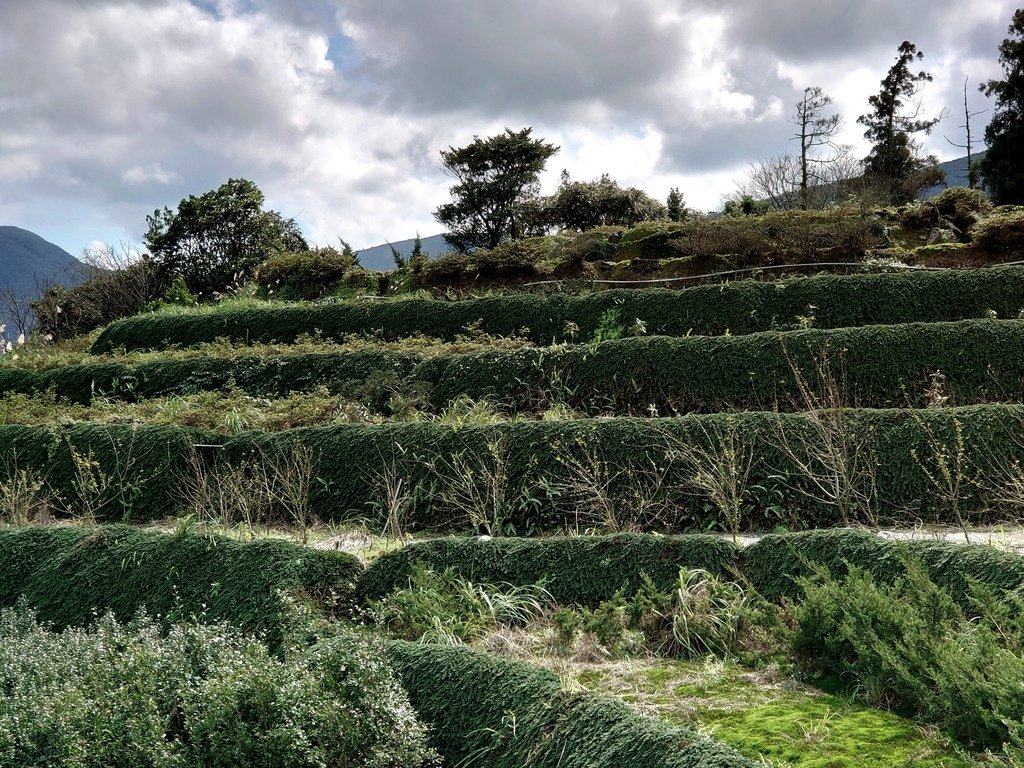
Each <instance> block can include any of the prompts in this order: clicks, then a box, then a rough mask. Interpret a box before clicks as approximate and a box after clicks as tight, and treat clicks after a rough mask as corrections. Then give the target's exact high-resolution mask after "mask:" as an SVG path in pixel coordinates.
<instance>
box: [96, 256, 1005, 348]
mask: <svg viewBox="0 0 1024 768" xmlns="http://www.w3.org/2000/svg"><path fill="white" fill-rule="evenodd" d="M1022 308H1024V269H1021V268H1014V267H1006V268H991V269H983V270H965V271H949V272H927V273H922V272H912V273H890V274H866V275H821V276H817V277H807V278H795V279H792V280H782V281H778V282H759V281H755V280H744V281H739V282H734V283H727V284H725V285H721V286H697V287H693V288H688V289H686V290H681V291H672V290H666V289H648V290H614V291H605V292H599V293H595V294H591V295H587V296H566V295H554V296H537V295H529V294H520V295H509V296H495V297H489V298H482V299H473V300H467V301H459V302H444V301H435V300H422V299H420V300H418V299H410V300H404V301H395V302H381V303H365V304H355V303H340V304H329V305H322V306H300V307H296V306H291V307H274V308H271V307H268V308H265V309H243V310H232V311H221V312H215V313H210V314H193V315H177V316H175V315H140V316H137V317H132V318H127V319H124V320H118V321H117V322H114V323H112V324H111V325H110V326H108V327H107V328H106V329H105V330H104V331H103V333H102V334H100V336H99V338H97V340H96V342H95V344H94V345H93V352H94V353H96V354H104V353H107V352H110V351H111V350H113V349H117V348H124V349H127V350H133V349H163V348H166V347H167V346H169V345H180V346H194V345H196V344H200V343H203V342H212V341H214V340H215V339H217V338H219V337H227V338H230V339H233V340H235V341H237V342H244V343H252V342H270V341H278V342H282V343H288V342H291V341H294V340H295V339H296V338H297V337H298V336H300V335H302V334H308V333H312V332H314V331H315V330H318V331H320V332H322V333H323V335H324V336H325V337H327V338H332V339H336V338H339V337H341V336H344V335H346V334H351V333H365V332H368V331H372V332H381V333H383V334H384V335H385V337H386V338H399V337H403V336H409V335H413V334H418V333H422V334H425V335H428V336H433V337H436V338H440V339H453V338H455V337H456V336H457V335H459V334H462V333H465V332H466V329H467V328H468V327H479V328H480V330H482V331H484V332H486V333H490V334H492V335H498V336H509V335H513V334H517V333H521V334H522V335H524V336H525V337H527V338H529V339H532V340H534V341H536V342H538V343H541V344H549V343H551V342H553V341H563V340H571V339H572V338H573V337H575V338H577V339H581V340H589V339H591V338H593V336H594V334H595V333H596V331H597V329H598V328H599V326H600V325H601V322H602V318H603V317H605V318H607V315H606V313H608V312H609V311H616V312H617V313H618V318H619V320H620V321H621V323H622V324H623V325H626V326H628V325H630V324H631V323H633V321H634V320H635V319H637V318H639V319H640V320H642V321H644V322H645V323H646V326H647V332H648V333H650V334H656V335H665V336H686V335H688V334H698V335H703V334H707V335H719V334H724V333H727V332H728V333H732V334H734V335H738V334H745V333H753V332H756V331H764V330H770V329H773V328H786V327H795V326H796V325H798V324H799V323H800V318H811V317H813V322H814V324H815V325H816V326H817V327H820V328H839V327H848V326H858V325H867V324H877V323H890V324H891V323H908V322H936V321H942V320H960V319H967V318H978V317H985V316H986V314H987V313H988V312H989V311H994V312H996V313H997V314H998V316H999V317H1016V316H1017V314H1018V312H1019V311H1020V310H1021V309H1022Z"/></svg>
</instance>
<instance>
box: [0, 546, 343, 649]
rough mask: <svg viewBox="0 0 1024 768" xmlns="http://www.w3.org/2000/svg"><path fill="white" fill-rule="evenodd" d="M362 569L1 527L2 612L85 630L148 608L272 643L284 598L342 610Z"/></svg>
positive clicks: (325, 557)
mask: <svg viewBox="0 0 1024 768" xmlns="http://www.w3.org/2000/svg"><path fill="white" fill-rule="evenodd" d="M361 570H362V568H361V566H360V564H359V561H358V560H357V559H356V558H354V557H352V556H351V555H347V554H342V553H337V552H325V551H319V550H313V549H309V548H307V547H301V546H298V545H296V544H291V543H288V542H285V541H281V540H275V539H262V540H259V541H254V542H252V543H241V542H238V541H234V540H231V539H226V538H223V537H219V536H212V535H169V534H163V533H154V532H151V531H143V530H139V529H136V528H131V527H129V526H109V527H99V528H80V527H56V528H42V527H38V528H36V527H34V528H14V529H7V530H0V606H12V605H14V604H15V603H16V602H17V601H18V600H19V599H22V598H24V599H26V600H27V601H28V604H29V605H30V606H31V607H32V608H33V609H34V610H36V611H37V612H38V614H39V618H40V619H41V620H42V621H44V622H46V623H48V624H53V625H55V626H56V627H57V628H58V629H63V628H64V627H69V626H80V625H83V624H86V623H88V622H89V621H90V619H91V618H92V617H93V616H94V613H95V612H96V611H99V612H101V613H102V612H105V611H108V610H109V611H111V612H113V613H114V614H115V615H116V616H118V617H119V618H120V619H123V620H127V619H130V618H132V617H133V616H135V614H136V613H137V612H138V611H139V610H141V609H145V610H146V612H147V613H149V614H150V615H151V616H159V617H161V618H162V619H164V620H168V619H171V618H174V617H178V618H186V619H188V618H192V617H193V616H195V617H199V618H202V619H205V620H209V621H229V622H230V623H231V624H233V625H235V626H236V627H239V628H241V629H245V630H247V631H257V632H263V633H266V634H267V637H268V639H269V640H270V641H271V643H272V644H274V645H276V644H277V643H279V642H280V640H281V631H282V626H283V621H284V619H285V617H286V615H287V612H286V606H285V605H284V603H283V602H282V597H281V595H280V594H279V593H282V592H283V593H285V594H288V595H291V596H292V597H295V598H297V599H300V600H302V601H306V602H308V603H310V604H312V605H313V606H315V607H316V609H317V610H320V611H325V612H331V613H344V612H346V611H348V610H350V609H351V608H352V607H353V606H354V604H355V587H356V580H357V579H358V577H359V573H360V572H361Z"/></svg>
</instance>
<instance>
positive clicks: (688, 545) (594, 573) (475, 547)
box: [359, 528, 1024, 607]
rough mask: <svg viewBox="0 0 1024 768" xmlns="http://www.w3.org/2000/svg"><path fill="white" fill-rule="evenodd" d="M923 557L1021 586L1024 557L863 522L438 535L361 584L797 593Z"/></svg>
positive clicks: (955, 581)
mask: <svg viewBox="0 0 1024 768" xmlns="http://www.w3.org/2000/svg"><path fill="white" fill-rule="evenodd" d="M910 560H913V561H916V562H919V563H921V564H922V565H923V566H924V567H925V569H926V570H927V572H928V575H929V578H931V579H932V581H934V582H935V583H936V584H938V585H939V586H940V587H942V588H943V589H944V590H946V591H947V592H948V593H949V594H950V595H952V596H953V597H954V599H956V600H957V601H958V602H960V603H961V604H966V603H967V598H968V594H969V592H970V588H969V584H970V583H971V582H977V583H980V584H984V585H986V586H988V587H991V588H992V589H994V590H995V591H996V592H997V593H1010V592H1015V591H1019V590H1021V589H1022V588H1024V558H1022V557H1021V556H1020V555H1017V554H1014V553H1010V552H1006V551H1003V550H1000V549H996V548H995V547H991V546H987V545H981V544H956V543H952V542H948V541H941V540H933V539H912V540H901V539H895V538H885V537H882V536H880V535H878V534H876V533H872V532H870V531H866V530H860V529H851V528H833V529H830V530H817V531H803V532H798V533H784V534H771V535H768V536H765V537H764V538H762V539H760V540H759V541H757V542H755V543H754V544H751V545H750V546H748V547H746V548H743V549H741V548H740V547H738V546H736V545H734V544H732V543H730V542H728V541H727V540H725V539H723V538H721V537H718V536H708V535H703V534H694V535H688V536H687V535H684V536H658V535H652V534H638V533H631V534H619V535H615V536H583V537H572V538H565V539H562V538H555V539H517V538H508V539H480V538H458V539H433V540H428V541H422V542H415V543H412V544H408V545H406V546H405V547H402V548H401V549H398V550H394V551H392V552H388V553H387V554H385V555H382V556H381V557H379V558H378V559H377V560H375V561H374V562H373V563H372V564H371V565H370V566H369V567H368V568H367V569H366V571H364V573H363V575H362V578H361V580H360V585H359V591H360V594H361V595H362V596H363V598H364V599H374V598H380V597H383V596H384V595H386V594H388V593H389V592H392V591H394V590H395V589H400V588H403V587H406V586H408V583H409V578H410V576H411V575H412V573H413V571H414V569H415V567H416V566H423V567H426V568H429V569H431V570H434V571H437V572H440V571H443V570H445V569H448V568H450V569H452V570H453V571H454V572H455V573H456V574H457V575H458V576H460V577H462V578H465V579H468V580H470V581H472V582H474V583H478V584H479V583H488V584H498V583H502V582H504V583H508V584H512V585H515V586H523V585H528V584H544V586H545V587H546V588H547V589H548V591H549V592H551V594H552V597H553V598H554V599H555V602H557V603H558V604H560V605H568V604H574V605H586V606H591V607H594V606H596V605H598V604H599V603H600V602H601V601H603V600H607V599H608V598H610V597H612V595H614V594H615V592H616V590H619V589H623V588H624V589H625V592H626V594H627V595H628V594H632V593H634V592H635V591H636V589H637V588H638V587H639V586H640V585H641V584H642V577H641V574H645V575H646V576H647V577H649V578H650V579H651V581H652V582H653V583H654V584H655V585H656V586H657V587H659V588H660V589H663V590H666V591H671V590H672V589H673V587H674V585H675V583H676V582H677V577H678V573H679V569H680V568H681V567H687V568H703V569H705V570H707V571H709V572H711V573H713V574H715V575H716V576H720V577H722V578H725V579H727V580H736V579H741V580H743V581H745V582H746V583H747V584H749V585H750V586H751V587H753V588H754V589H756V590H757V591H758V592H759V593H760V594H761V595H762V596H764V597H765V598H767V599H769V600H772V601H778V600H780V599H782V598H788V599H790V600H794V599H799V597H800V594H801V590H800V588H799V585H798V583H797V580H798V579H799V578H800V577H803V576H811V575H813V574H814V573H815V569H816V567H824V568H825V569H826V570H827V571H828V572H829V573H830V574H831V576H832V577H833V578H836V579H841V578H843V577H844V576H845V575H846V574H847V573H848V572H849V567H850V566H856V567H858V568H860V569H862V570H865V571H868V572H869V573H871V574H872V575H873V576H874V577H875V578H876V579H877V580H879V581H881V582H885V583H890V582H892V581H894V580H895V579H897V578H898V577H900V576H902V575H904V574H905V573H906V565H907V563H908V561H910Z"/></svg>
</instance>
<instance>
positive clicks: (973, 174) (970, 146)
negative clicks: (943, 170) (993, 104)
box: [946, 77, 988, 189]
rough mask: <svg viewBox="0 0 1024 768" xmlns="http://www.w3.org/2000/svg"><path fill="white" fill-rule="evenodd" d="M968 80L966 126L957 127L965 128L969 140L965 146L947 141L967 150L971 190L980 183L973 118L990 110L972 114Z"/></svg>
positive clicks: (948, 139)
mask: <svg viewBox="0 0 1024 768" xmlns="http://www.w3.org/2000/svg"><path fill="white" fill-rule="evenodd" d="M967 80H968V78H966V77H965V78H964V124H963V125H960V126H957V127H958V128H963V129H964V130H965V131H966V132H967V140H966V141H965V142H964V143H963V144H957V143H956V142H955V141H950V138H949V137H948V136H947V137H946V141H948V142H949V143H950V144H952V145H953V146H954V147H957V148H958V149H966V150H967V186H968V187H970V188H971V189H974V187H975V185H977V183H978V170H977V168H975V167H974V154H973V153H974V145H975V144H977V143H978V142H977V141H974V140H973V139H972V138H971V118H972V117H977V116H978V115H983V114H985V113H986V112H988V110H987V109H983V110H981V111H980V112H971V108H970V105H969V104H968V102H967Z"/></svg>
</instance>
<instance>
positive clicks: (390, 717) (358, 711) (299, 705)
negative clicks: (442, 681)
mask: <svg viewBox="0 0 1024 768" xmlns="http://www.w3.org/2000/svg"><path fill="white" fill-rule="evenodd" d="M0 691H3V698H2V699H0V764H3V765H6V766H29V765H60V766H75V767H76V768H92V767H93V766H95V767H96V768H100V767H102V768H112V767H113V768H121V767H124V768H127V767H128V766H153V767H154V768H191V767H192V766H195V767H196V768H199V767H200V766H214V765H216V766H225V767H227V766H278V767H279V768H292V767H293V766H294V767H295V768H299V767H300V766H301V767H302V768H306V767H307V766H309V767H311V766H323V765H339V766H340V765H359V766H367V767H368V768H370V767H374V768H390V767H392V766H398V765H401V766H427V765H435V764H436V763H435V762H434V761H435V758H434V755H433V753H432V751H431V750H430V748H429V747H428V746H427V745H426V738H425V733H424V729H423V727H422V726H421V725H420V724H419V723H418V722H417V720H416V718H415V716H414V714H413V711H412V709H411V707H410V706H409V702H408V699H407V698H406V695H405V693H404V691H403V690H402V688H401V686H400V685H399V683H398V681H397V680H396V679H395V677H394V675H393V673H392V672H391V669H390V667H389V665H388V663H387V662H386V660H385V658H384V656H383V653H382V649H381V648H380V647H379V646H378V645H377V644H376V643H375V642H373V641H372V640H370V639H369V638H368V637H367V636H365V635H363V634H359V633H357V632H355V631H352V630H342V629H337V630H335V631H334V632H333V633H332V634H330V635H325V636H323V637H319V638H316V639H315V641H313V642H310V638H308V637H304V638H302V642H293V643H291V644H289V645H288V646H287V647H286V648H285V650H284V652H283V655H281V656H280V657H277V656H274V655H271V653H270V652H269V650H268V649H267V646H266V645H264V644H263V643H262V642H260V641H259V640H258V639H256V638H254V637H251V636H246V635H243V634H241V633H239V632H237V631H235V630H233V629H231V628H230V627H228V626H227V625H202V624H193V623H181V624H175V625H173V626H172V627H171V628H170V631H169V632H168V633H167V634H166V635H165V634H163V633H162V632H161V630H160V628H159V626H158V624H157V623H155V622H154V621H152V620H151V619H149V618H147V617H145V616H140V617H138V618H136V619H135V620H133V621H131V622H129V623H121V622H118V621H117V620H116V619H114V618H113V617H112V616H106V617H104V618H101V619H100V620H99V621H97V622H96V623H95V624H94V625H93V626H91V627H90V628H88V629H66V630H64V631H63V632H60V633H57V632H53V631H51V630H50V629H48V628H47V627H46V626H45V625H43V624H40V623H39V621H38V620H37V619H36V617H35V616H34V615H33V614H32V613H31V612H30V611H29V610H28V609H27V608H25V606H24V605H21V606H19V607H18V608H16V609H11V608H7V609H4V610H2V611H0Z"/></svg>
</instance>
